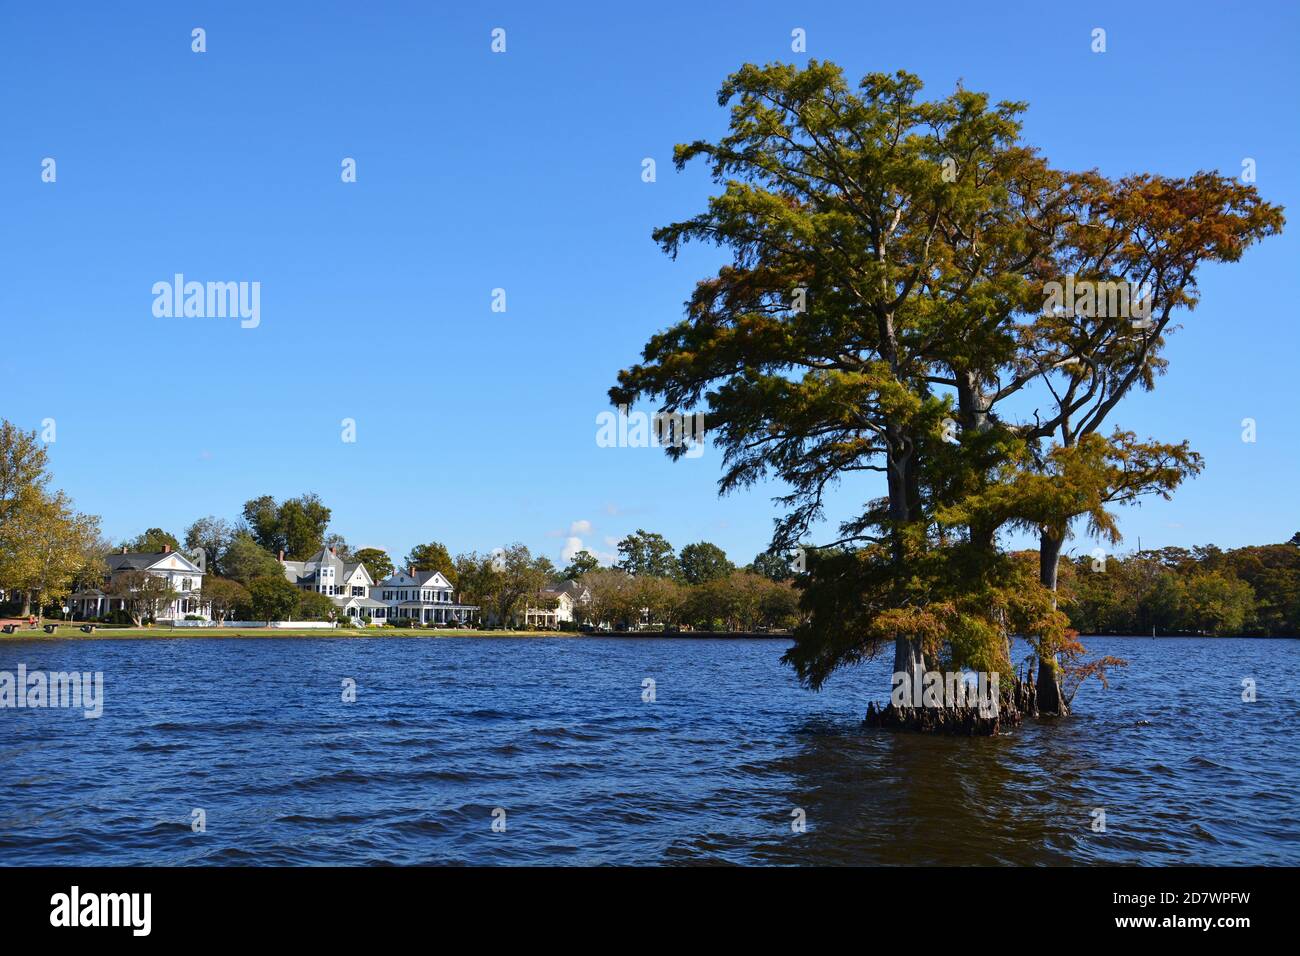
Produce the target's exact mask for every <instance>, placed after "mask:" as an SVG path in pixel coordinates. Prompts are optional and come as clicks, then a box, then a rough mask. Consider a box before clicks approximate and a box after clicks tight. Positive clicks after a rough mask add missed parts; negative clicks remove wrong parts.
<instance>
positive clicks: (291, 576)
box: [280, 548, 388, 624]
mask: <svg viewBox="0 0 1300 956" xmlns="http://www.w3.org/2000/svg"><path fill="white" fill-rule="evenodd" d="M280 566H281V567H282V568H284V577H285V580H287V581H288V582H289V583H290V584H292V585H293V586H294V587H297V588H301V589H302V590H304V591H315V592H316V593H317V594H324V595H325V596H326V597H328V598H329V599H330V601H332V602H333V604H334V607H335V608H337V609H338V619H339V620H343V619H344V618H351V619H352V620H353V621H354V622H357V623H360V622H362V621H363V620H364V619H365V618H367V617H369V618H371V620H372V623H375V624H382V623H384V620H385V618H386V616H387V612H388V606H387V605H386V604H384V603H383V602H382V601H376V600H375V599H374V597H373V596H372V595H371V593H370V591H371V589H372V588H373V587H374V586H375V581H374V579H373V578H372V577H371V576H370V572H369V571H368V570H366V566H365V565H364V564H362V563H361V562H360V561H344V560H343V559H342V558H340V557H339V556H338V554H337V552H336V551H335V549H334V548H321V549H320V550H319V551H317V552H316V553H315V554H313V555H312V556H311V557H309V558H308V559H307V560H305V561H286V560H285V559H284V552H283V551H281V552H280Z"/></svg>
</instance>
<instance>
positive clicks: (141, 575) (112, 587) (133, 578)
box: [108, 571, 180, 627]
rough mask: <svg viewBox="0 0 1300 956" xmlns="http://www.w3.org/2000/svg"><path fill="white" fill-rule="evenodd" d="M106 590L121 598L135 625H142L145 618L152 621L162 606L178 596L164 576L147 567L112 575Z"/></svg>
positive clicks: (111, 594) (110, 594) (111, 595)
mask: <svg viewBox="0 0 1300 956" xmlns="http://www.w3.org/2000/svg"><path fill="white" fill-rule="evenodd" d="M108 594H109V596H110V597H114V598H117V599H118V600H120V601H121V602H122V606H123V607H124V608H125V610H126V612H127V614H129V615H130V616H131V623H132V624H134V625H135V626H136V627H143V626H144V623H145V622H146V621H149V622H153V621H156V620H157V619H158V615H159V613H160V612H161V611H162V609H163V608H165V607H166V606H168V605H169V604H171V602H172V601H175V600H176V599H177V598H178V597H180V594H179V593H178V592H177V591H176V590H174V589H173V588H172V586H171V582H170V581H169V580H168V579H167V578H165V577H163V576H162V575H159V574H150V573H149V572H148V571H123V572H122V573H120V574H116V575H114V576H113V579H112V581H111V582H110V583H109V586H108Z"/></svg>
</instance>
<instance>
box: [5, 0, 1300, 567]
mask: <svg viewBox="0 0 1300 956" xmlns="http://www.w3.org/2000/svg"><path fill="white" fill-rule="evenodd" d="M453 6H460V7H461V8H463V12H458V11H457V10H455V9H452V7H453ZM539 6H540V5H536V4H522V3H520V4H492V5H487V6H480V5H470V4H463V5H447V4H443V5H434V4H431V3H384V4H355V3H329V2H312V3H297V4H291V3H276V4H266V3H247V2H221V3H176V2H168V3H131V4H127V5H122V6H116V5H107V4H92V3H82V4H60V5H57V6H54V5H48V4H45V5H37V4H6V5H5V6H4V8H3V11H2V12H0V102H2V103H3V136H2V137H0V208H2V209H3V215H0V236H2V237H3V239H2V241H3V247H2V248H3V252H4V256H3V261H4V278H5V281H4V282H3V283H0V315H3V317H4V318H3V322H4V328H5V332H6V334H5V343H6V347H5V348H4V349H3V350H0V375H2V376H3V381H4V384H3V386H0V388H2V389H3V395H4V402H3V407H0V415H3V416H4V417H6V418H9V419H10V420H12V421H15V422H17V423H18V424H20V425H22V426H24V427H27V428H39V427H40V426H41V422H42V421H43V420H44V419H46V418H52V419H54V420H55V423H56V428H57V433H56V441H55V442H54V444H53V445H52V446H51V459H52V464H53V469H54V473H55V478H56V482H57V484H59V485H60V486H62V487H63V488H65V489H66V490H67V491H68V492H69V493H70V494H72V495H73V496H74V498H75V499H76V502H77V504H78V506H79V507H81V508H82V509H83V510H87V511H91V512H94V513H97V514H100V515H102V516H103V522H104V530H105V532H106V533H107V534H109V535H111V536H113V537H124V536H128V535H134V534H136V533H138V532H139V531H141V530H143V529H144V528H146V527H149V526H161V527H164V528H167V529H169V530H172V531H173V532H174V533H176V534H177V535H180V534H182V533H183V530H184V528H185V527H186V526H187V525H188V524H189V523H190V522H191V521H192V520H193V519H194V518H196V517H199V516H201V515H205V514H210V513H211V514H218V515H223V516H227V517H231V518H233V517H235V516H237V514H238V512H239V510H240V507H241V505H242V503H243V502H244V501H245V500H246V499H247V498H250V497H253V496H256V495H261V494H272V495H275V496H276V497H286V496H291V495H295V494H298V493H301V492H304V491H315V492H317V493H319V494H320V495H321V496H322V497H323V498H324V500H325V502H326V503H327V504H328V505H329V506H330V507H332V508H333V510H334V520H333V525H332V527H333V529H334V530H336V531H338V532H340V533H342V534H343V535H344V536H345V537H346V538H347V539H348V540H349V542H351V543H352V544H353V545H354V546H376V547H383V548H386V549H388V550H389V551H391V552H393V553H394V554H395V555H396V556H401V555H402V554H404V553H405V552H406V551H407V550H408V549H409V547H410V546H411V545H413V544H416V543H419V542H422V541H427V540H430V539H437V540H441V541H443V542H445V543H446V544H447V546H448V547H449V548H450V549H451V550H452V551H453V552H457V551H461V550H469V549H472V548H476V549H479V550H489V549H491V548H493V547H496V546H499V545H503V544H508V543H510V542H512V541H515V540H520V541H523V542H525V543H526V544H528V545H529V546H530V547H532V548H534V550H537V551H540V552H542V553H545V554H547V555H549V556H551V557H552V558H553V559H555V560H557V561H558V560H560V558H561V551H562V549H563V548H564V547H565V545H566V542H567V543H568V544H569V545H570V547H572V542H569V541H568V539H569V538H570V537H577V538H580V539H581V541H582V544H583V545H585V546H587V547H589V548H591V549H592V550H595V551H597V552H601V553H609V552H612V551H613V550H614V548H613V546H612V542H614V541H616V540H617V539H618V538H620V537H621V536H623V535H624V534H626V533H627V532H629V531H631V530H634V529H635V528H637V527H645V528H648V529H651V530H656V531H660V532H662V533H663V534H665V535H666V536H667V537H668V539H669V540H670V541H671V542H673V544H674V545H676V546H677V547H681V546H682V545H685V544H687V543H689V542H691V541H696V540H700V539H706V540H711V541H714V542H716V543H717V544H719V545H721V546H722V547H723V548H725V549H726V550H727V552H728V553H729V554H730V555H731V556H732V557H733V559H736V560H738V561H741V562H743V561H747V560H749V559H750V558H751V557H752V556H753V555H754V554H755V553H756V552H757V551H759V550H761V549H762V548H763V547H765V545H766V542H767V539H768V537H769V535H770V532H771V523H772V518H773V516H774V514H775V511H774V509H773V506H772V505H771V503H770V498H771V497H772V495H773V494H776V493H778V492H779V491H780V488H779V487H777V486H775V485H769V486H766V487H758V488H755V489H752V490H750V491H747V492H745V493H742V494H738V495H733V496H729V497H727V498H723V499H719V498H718V497H717V495H716V481H717V478H718V475H719V456H718V454H717V452H716V451H715V450H713V449H708V450H706V452H705V454H703V455H702V456H701V457H699V458H696V459H693V460H683V461H679V462H676V463H673V462H670V461H668V460H666V458H665V457H664V456H663V455H662V453H661V452H659V451H656V450H653V449H643V448H599V447H597V445H596V442H595V434H596V416H597V415H598V414H599V413H600V412H601V411H603V410H605V409H606V408H607V405H606V398H605V392H606V390H607V389H608V387H609V386H610V385H611V384H612V383H613V381H614V377H615V374H616V373H617V371H618V369H620V368H622V367H624V366H626V365H628V364H630V363H631V362H632V361H634V360H635V359H636V357H637V356H638V355H639V352H640V349H641V346H642V345H643V344H644V342H645V340H646V338H647V336H648V335H649V334H651V333H652V332H654V331H656V330H658V329H661V328H663V327H666V326H667V325H669V324H671V323H673V322H674V321H676V320H677V319H678V318H679V316H680V314H681V303H682V302H683V300H684V299H685V298H686V296H687V295H688V294H689V290H690V288H691V285H692V284H693V283H694V281H695V280H697V279H699V278H701V277H703V276H704V275H706V274H707V273H709V272H711V271H712V270H713V269H714V268H716V265H717V264H718V262H719V254H718V253H717V252H716V251H713V250H707V249H696V250H690V251H689V252H688V253H686V254H684V255H683V256H681V257H680V258H679V259H678V260H677V261H676V262H673V261H671V260H669V259H668V258H667V257H665V256H664V255H662V254H661V253H660V252H659V251H658V250H657V248H656V247H655V246H654V244H653V243H652V242H651V240H650V232H651V230H652V229H653V228H654V227H655V226H657V225H661V224H665V223H668V222H670V221H673V220H675V219H680V218H683V217H685V216H687V215H690V214H692V213H693V212H695V211H697V210H698V209H700V208H701V206H702V203H703V201H704V199H705V198H706V197H707V195H708V194H709V192H710V188H711V184H710V182H709V179H708V176H707V173H706V171H705V169H704V168H703V167H691V168H689V169H688V170H687V171H686V172H684V173H677V172H675V171H674V170H673V169H672V168H671V163H670V157H671V150H672V146H673V144H674V143H677V142H681V141H686V140H690V139H694V138H697V137H711V136H716V135H717V134H719V133H720V131H721V130H722V129H723V128H724V125H725V120H726V114H725V111H724V110H722V109H720V108H719V107H718V106H717V103H716V98H715V91H716V89H717V87H718V85H719V84H720V82H721V81H722V79H723V78H724V76H725V75H726V74H727V73H728V72H730V71H731V70H734V69H735V68H736V67H737V66H739V65H740V64H741V63H743V62H746V61H755V62H767V61H774V60H783V61H800V60H803V59H805V58H806V57H805V56H803V55H798V54H794V53H792V52H791V50H790V35H791V30H792V29H794V28H797V27H798V28H803V29H804V30H806V32H807V42H808V53H807V55H809V56H813V57H816V58H818V59H830V60H834V61H835V62H837V63H839V64H840V65H841V66H843V67H844V68H845V70H846V72H847V73H848V74H849V75H850V76H851V77H853V78H855V79H856V78H857V77H858V76H860V75H861V74H863V73H865V72H868V71H874V70H886V71H892V70H894V69H899V68H905V69H908V70H911V71H913V72H915V73H917V74H919V75H920V76H921V77H922V78H923V79H924V80H925V82H926V85H927V90H928V92H929V93H930V94H932V95H936V96H939V95H943V94H945V93H947V92H949V91H950V90H951V89H952V87H953V85H954V84H955V83H956V82H957V81H958V79H961V80H962V81H963V82H964V84H965V86H966V87H967V88H972V89H981V90H987V91H989V92H990V93H991V94H993V96H994V97H995V98H999V99H1001V98H1007V99H1021V100H1027V101H1028V102H1029V104H1030V111H1029V113H1028V116H1027V119H1026V126H1025V137H1026V139H1027V140H1028V141H1029V142H1031V143H1033V144H1035V145H1037V146H1039V147H1040V148H1041V149H1042V150H1043V151H1044V152H1045V154H1046V155H1047V156H1048V157H1049V158H1050V159H1051V160H1052V161H1053V162H1054V163H1056V164H1057V165H1060V166H1063V167H1067V168H1087V167H1094V166H1095V167H1097V168H1099V169H1100V170H1101V171H1102V172H1104V173H1107V174H1110V175H1121V174H1124V173H1128V172H1135V171H1141V170H1149V171H1153V172H1159V173H1166V174H1173V175H1178V174H1186V173H1191V172H1193V171H1195V170H1197V169H1206V168H1215V169H1220V170H1222V171H1224V172H1226V173H1229V174H1231V175H1236V174H1237V173H1238V172H1239V171H1240V169H1241V163H1242V160H1243V158H1245V157H1250V158H1253V159H1254V160H1255V161H1256V164H1257V171H1258V172H1257V176H1258V179H1257V185H1258V187H1259V189H1260V190H1261V192H1262V193H1263V195H1264V196H1265V197H1266V198H1267V199H1268V200H1270V201H1272V202H1275V203H1280V204H1282V205H1285V206H1286V207H1288V211H1289V212H1291V213H1292V218H1293V220H1294V216H1295V212H1294V210H1295V209H1296V208H1297V198H1298V193H1300V163H1298V162H1297V160H1300V149H1298V147H1300V126H1298V125H1297V124H1296V122H1295V106H1296V103H1297V94H1298V93H1300V67H1298V66H1297V63H1298V62H1300V61H1298V60H1297V58H1296V57H1295V55H1294V54H1295V50H1296V49H1297V40H1298V39H1300V35H1298V34H1300V16H1298V15H1297V12H1296V10H1297V8H1296V7H1295V6H1294V5H1292V4H1270V3H1260V4H1252V5H1250V6H1249V8H1248V9H1242V8H1237V7H1234V6H1232V5H1226V4H1213V3H1180V4H1177V5H1172V6H1171V7H1170V9H1171V10H1173V11H1175V12H1172V13H1170V12H1164V13H1162V12H1158V11H1154V10H1147V9H1145V5H1139V4H1132V3H1089V4H1041V3H1025V4H1001V5H994V6H996V7H998V8H999V10H1000V12H985V11H986V8H985V7H984V5H973V4H969V3H964V2H956V3H926V4H922V5H918V4H911V5H908V4H863V3H823V4H788V3H783V4H775V3H746V4H744V5H743V7H742V6H741V5H737V4H701V3H690V4H687V3H662V4H653V5H649V6H645V5H636V6H629V7H627V8H626V9H620V10H615V9H612V8H607V5H605V4H568V5H565V10H564V12H556V11H554V10H542V9H539ZM52 7H53V8H52ZM742 10H743V12H741V11H742ZM194 27H202V28H204V29H205V30H206V31H207V52H206V53H203V54H196V53H193V52H192V51H191V30H192V29H193V28H194ZM496 27H501V28H504V29H505V30H506V43H507V48H506V52H505V53H504V54H494V53H492V52H491V50H490V41H491V37H490V33H491V31H492V29H493V28H496ZM1094 27H1102V28H1104V29H1105V30H1106V31H1107V52H1106V53H1104V54H1094V53H1092V52H1091V51H1090V33H1091V31H1092V29H1093V28H1094ZM45 157H52V158H54V159H55V161H56V163H57V181H56V182H55V183H52V184H51V183H43V182H42V181H41V162H42V160H43V159H44V158H45ZM344 157H352V158H354V159H355V160H356V162H357V180H358V181H357V182H356V183H353V184H344V183H342V182H341V181H340V163H341V161H342V160H343V158H344ZM645 157H651V158H654V159H656V161H657V163H658V179H657V182H655V183H651V184H648V183H644V182H642V180H641V162H642V159H643V158H645ZM1298 228H1300V225H1293V226H1292V227H1291V228H1290V230H1289V231H1288V233H1287V234H1284V235H1283V236H1281V237H1276V238H1273V239H1271V240H1268V241H1267V242H1265V243H1264V244H1262V245H1261V246H1258V247H1256V248H1254V249H1252V250H1251V251H1250V252H1249V253H1248V254H1247V256H1246V258H1245V259H1244V260H1243V262H1241V263H1239V264H1237V265H1233V266H1226V267H1220V268H1212V269H1209V270H1207V271H1206V272H1205V273H1204V274H1203V281H1202V290H1203V301H1202V304H1201V306H1200V308H1198V309H1197V310H1196V312H1195V313H1193V314H1192V315H1190V316H1187V317H1185V321H1184V328H1183V330H1182V331H1180V332H1178V333H1177V334H1176V335H1175V336H1174V337H1173V339H1172V340H1171V343H1170V346H1169V348H1168V350H1167V356H1168V358H1169V360H1170V362H1171V368H1170V372H1169V374H1168V375H1167V376H1165V378H1163V379H1162V380H1161V382H1160V384H1159V386H1158V389H1157V391H1156V392H1155V393H1154V394H1151V395H1139V396H1134V397H1132V398H1130V399H1128V400H1127V402H1126V404H1125V405H1124V406H1123V407H1122V411H1120V413H1119V414H1118V415H1117V416H1115V418H1114V420H1115V421H1116V422H1118V423H1120V424H1123V425H1125V426H1126V427H1129V428H1133V429H1135V430H1137V431H1138V432H1140V433H1143V434H1151V435H1154V436H1157V437H1160V438H1165V439H1174V438H1188V439H1190V440H1191V442H1192V445H1193V447H1195V448H1196V449H1198V450H1199V451H1200V452H1202V454H1204V455H1205V457H1206V459H1207V468H1206V470H1205V473H1204V474H1203V475H1202V476H1201V477H1200V478H1199V479H1197V480H1196V481H1194V482H1192V483H1191V484H1189V485H1187V486H1186V487H1185V488H1183V489H1182V490H1181V491H1180V492H1179V493H1178V496H1177V498H1176V499H1175V500H1174V501H1173V502H1172V503H1168V504H1165V503H1158V504H1148V505H1145V506H1144V507H1142V508H1141V509H1136V510H1129V511H1127V512H1126V513H1125V514H1124V516H1123V519H1122V528H1123V530H1124V532H1125V534H1126V538H1127V540H1126V547H1133V546H1136V544H1137V542H1138V538H1139V537H1140V538H1141V541H1142V544H1143V546H1145V547H1152V546H1161V545H1192V544H1197V543H1204V542H1215V543H1218V544H1221V545H1227V546H1235V545H1241V544H1248V543H1263V542H1270V541H1278V540H1285V539H1286V538H1287V537H1289V536H1290V535H1291V533H1292V532H1294V531H1296V530H1300V514H1298V511H1300V509H1298V508H1297V505H1296V504H1295V501H1294V498H1293V496H1292V495H1291V494H1289V493H1286V492H1287V491H1288V490H1289V487H1290V486H1291V485H1292V484H1293V482H1292V481H1291V480H1289V479H1291V478H1292V477H1293V476H1294V475H1295V474H1296V473H1297V471H1300V468H1298V467H1297V466H1300V440H1298V439H1300V429H1298V428H1297V425H1296V415H1295V404H1296V403H1295V393H1294V375H1295V369H1296V358H1297V352H1298V350H1297V344H1298V342H1300V334H1298V333H1297V331H1296V317H1297V311H1296V307H1295V304H1296V302H1297V292H1300V279H1298V278H1297V270H1296V268H1295V266H1296V262H1297V256H1296V252H1297V241H1298V240H1297V236H1296V231H1297V229H1298ZM177 272H181V273H184V274H185V275H186V277H187V278H189V279H197V280H200V281H207V280H219V281H240V280H243V281H258V282H260V283H261V287H262V295H261V324H260V326H259V327H257V328H256V329H241V328H240V327H239V323H238V321H237V320H231V319H206V318H205V319H197V318H191V319H180V318H173V319H165V318H156V317H155V316H154V315H153V313H152V304H153V295H152V293H151V288H152V286H153V284H154V283H155V282H159V281H170V280H171V277H172V276H173V275H174V274H175V273H177ZM494 288H504V289H505V290H506V304H507V311H506V312H505V313H504V314H503V313H494V312H493V311H491V308H490V305H491V295H492V290H493V289H494ZM1245 417H1253V418H1255V419H1256V420H1257V423H1258V424H1257V428H1258V440H1257V441H1256V442H1255V443H1253V444H1248V443H1243V442H1242V441H1241V424H1240V423H1241V420H1242V419H1243V418H1245ZM344 418H351V419H354V420H355V422H356V438H357V440H356V441H355V442H354V443H346V442H344V441H342V440H341V430H342V429H341V424H340V423H341V421H342V420H343V419H344ZM870 492H871V489H868V488H864V487H863V486H862V485H854V486H852V487H847V486H846V487H844V488H843V489H842V490H841V492H840V493H839V495H838V496H837V497H836V498H834V499H833V502H832V504H833V507H832V516H833V517H836V518H838V517H840V516H842V515H843V514H845V513H847V512H848V511H849V510H850V509H851V507H852V506H853V505H854V504H856V503H857V502H858V501H859V500H860V499H861V497H862V495H863V494H866V493H870ZM1074 547H1075V548H1076V549H1079V548H1082V549H1084V550H1087V549H1088V547H1090V546H1089V545H1087V544H1086V543H1085V542H1083V541H1082V540H1076V542H1075V543H1074Z"/></svg>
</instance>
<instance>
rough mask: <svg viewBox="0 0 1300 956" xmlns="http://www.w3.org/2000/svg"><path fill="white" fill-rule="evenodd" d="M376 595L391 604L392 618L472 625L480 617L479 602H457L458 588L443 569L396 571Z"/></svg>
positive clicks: (382, 583) (388, 608)
mask: <svg viewBox="0 0 1300 956" xmlns="http://www.w3.org/2000/svg"><path fill="white" fill-rule="evenodd" d="M375 594H376V595H377V596H378V597H379V600H380V601H382V602H383V603H384V604H385V605H387V613H388V620H390V621H393V620H413V621H417V622H418V623H420V624H451V623H459V624H468V623H470V622H472V621H475V620H477V619H478V605H477V604H461V603H460V602H459V601H457V600H456V592H455V589H454V588H453V587H452V585H451V582H450V581H448V580H447V579H446V578H445V577H443V575H442V573H441V572H440V571H417V570H416V569H415V568H407V569H406V570H405V571H394V572H393V573H392V574H390V575H389V576H388V577H387V578H385V579H384V580H383V581H381V582H380V583H379V584H378V585H377V586H376V588H375Z"/></svg>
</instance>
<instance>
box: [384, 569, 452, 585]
mask: <svg viewBox="0 0 1300 956" xmlns="http://www.w3.org/2000/svg"><path fill="white" fill-rule="evenodd" d="M408 579H413V580H414V583H413V584H408V583H405V582H406V581H407V580H408ZM376 586H377V587H388V588H400V587H413V588H424V587H433V588H448V589H451V588H452V583H451V582H450V581H448V580H447V578H446V577H445V576H443V574H442V572H441V571H421V570H419V569H418V568H417V569H416V572H415V574H414V575H412V574H411V573H410V571H408V570H406V569H403V568H399V569H398V570H396V571H394V572H393V573H392V574H390V575H389V576H388V577H386V578H385V579H384V580H382V581H380V582H379V584H378V585H376Z"/></svg>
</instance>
